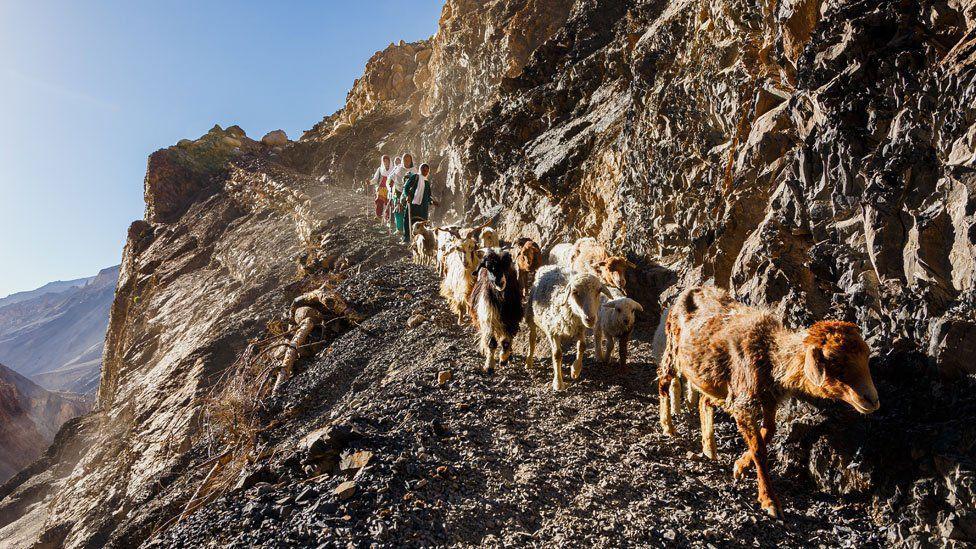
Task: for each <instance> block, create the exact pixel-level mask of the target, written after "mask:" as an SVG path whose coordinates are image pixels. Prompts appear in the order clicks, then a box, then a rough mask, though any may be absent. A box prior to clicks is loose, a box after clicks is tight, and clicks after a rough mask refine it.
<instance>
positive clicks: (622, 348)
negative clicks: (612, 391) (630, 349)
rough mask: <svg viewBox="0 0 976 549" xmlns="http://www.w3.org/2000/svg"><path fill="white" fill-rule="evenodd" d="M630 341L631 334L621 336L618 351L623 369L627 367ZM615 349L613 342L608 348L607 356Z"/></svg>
mask: <svg viewBox="0 0 976 549" xmlns="http://www.w3.org/2000/svg"><path fill="white" fill-rule="evenodd" d="M629 342H630V334H624V335H622V336H620V341H619V342H618V343H617V353H618V354H620V367H621V368H623V369H626V368H627V344H628V343H629ZM612 349H613V342H611V346H610V347H609V348H608V350H607V356H608V357H609V356H610V351H611V350H612Z"/></svg>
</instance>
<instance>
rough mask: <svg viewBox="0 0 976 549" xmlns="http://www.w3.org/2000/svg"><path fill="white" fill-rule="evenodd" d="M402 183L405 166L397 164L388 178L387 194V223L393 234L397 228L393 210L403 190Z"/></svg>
mask: <svg viewBox="0 0 976 549" xmlns="http://www.w3.org/2000/svg"><path fill="white" fill-rule="evenodd" d="M402 181H403V166H402V165H400V164H396V165H394V166H393V168H392V169H390V173H389V175H387V177H386V192H387V199H388V200H387V203H386V221H387V223H388V224H389V225H390V232H391V233H392V232H393V229H394V227H395V216H394V215H393V210H394V208H395V207H396V204H397V200H398V199H399V195H400V192H401V191H402V190H403V183H402Z"/></svg>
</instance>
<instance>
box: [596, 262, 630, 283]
mask: <svg viewBox="0 0 976 549" xmlns="http://www.w3.org/2000/svg"><path fill="white" fill-rule="evenodd" d="M595 266H596V269H597V272H598V273H600V278H601V279H603V282H605V283H606V284H609V285H611V286H615V287H617V288H620V289H621V290H623V289H624V288H625V287H626V286H627V269H635V268H637V265H634V264H633V263H631V262H630V261H627V259H625V258H623V257H620V256H611V257H608V258H606V259H603V260H600V261H598V262H597V264H596V265H595Z"/></svg>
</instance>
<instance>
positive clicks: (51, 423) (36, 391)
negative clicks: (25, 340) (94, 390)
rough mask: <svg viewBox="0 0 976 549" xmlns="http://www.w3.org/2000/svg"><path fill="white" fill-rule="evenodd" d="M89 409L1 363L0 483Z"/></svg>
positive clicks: (84, 403)
mask: <svg viewBox="0 0 976 549" xmlns="http://www.w3.org/2000/svg"><path fill="white" fill-rule="evenodd" d="M89 407H90V403H89V402H87V401H86V400H85V399H84V398H82V397H80V396H77V395H70V396H69V395H65V394H58V393H52V392H50V391H46V390H44V389H42V388H41V387H39V386H37V385H36V384H34V383H32V382H31V381H30V380H29V379H27V378H26V377H24V376H22V375H20V374H18V373H17V372H15V371H13V370H11V369H10V368H7V367H6V366H4V365H3V364H0V482H2V481H6V480H7V479H8V478H10V477H11V476H13V475H14V473H16V472H17V471H19V470H21V469H23V468H24V467H25V466H27V465H29V464H30V463H31V462H32V461H34V460H35V459H37V458H38V456H40V455H41V453H42V452H43V451H44V449H45V448H47V447H48V445H49V444H51V441H52V440H54V435H55V434H56V433H57V432H58V429H60V428H61V425H63V424H64V422H65V421H68V420H69V419H71V418H73V417H76V416H79V415H81V414H84V413H85V412H87V411H88V409H89Z"/></svg>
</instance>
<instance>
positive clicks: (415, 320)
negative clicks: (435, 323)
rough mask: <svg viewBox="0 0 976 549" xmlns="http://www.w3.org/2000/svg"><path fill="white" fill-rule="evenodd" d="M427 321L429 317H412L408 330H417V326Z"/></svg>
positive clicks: (409, 320) (416, 315)
mask: <svg viewBox="0 0 976 549" xmlns="http://www.w3.org/2000/svg"><path fill="white" fill-rule="evenodd" d="M426 320H427V317H426V316H424V315H422V314H420V313H417V314H413V315H410V318H408V319H407V328H410V329H413V328H416V327H417V326H420V325H421V324H423V323H424V322H425V321H426Z"/></svg>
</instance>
